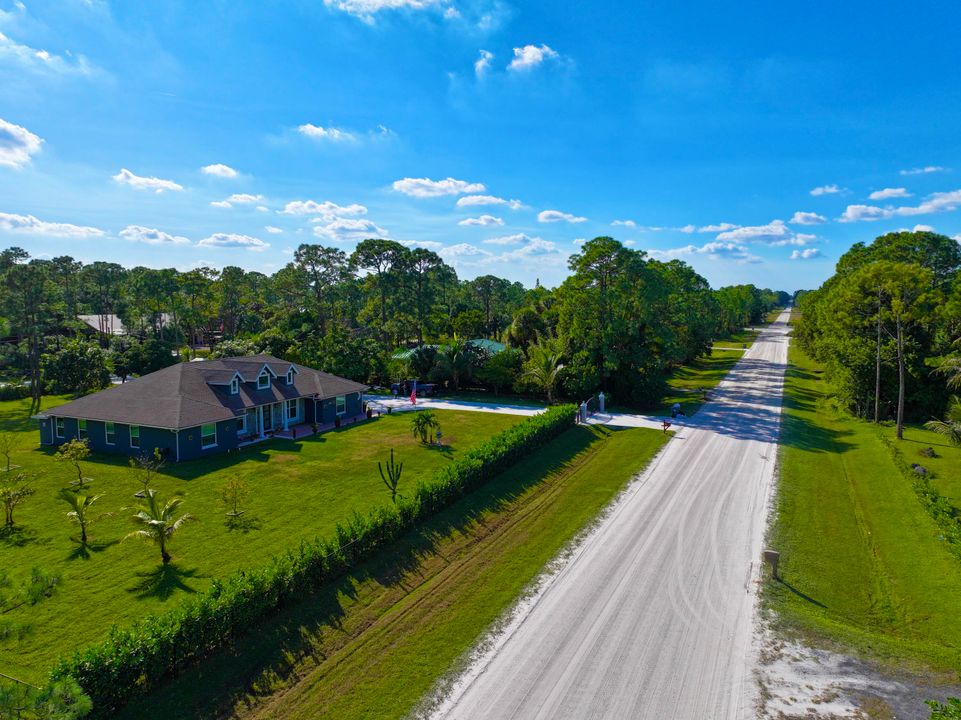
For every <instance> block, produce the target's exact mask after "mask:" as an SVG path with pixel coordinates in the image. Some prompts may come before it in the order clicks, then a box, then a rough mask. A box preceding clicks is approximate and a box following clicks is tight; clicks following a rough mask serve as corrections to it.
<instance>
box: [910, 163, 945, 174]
mask: <svg viewBox="0 0 961 720" xmlns="http://www.w3.org/2000/svg"><path fill="white" fill-rule="evenodd" d="M945 171H947V168H945V167H941V166H940V165H927V166H925V167H919V168H911V169H910V170H899V171H898V174H899V175H927V174H928V173H937V172H945Z"/></svg>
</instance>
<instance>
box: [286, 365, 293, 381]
mask: <svg viewBox="0 0 961 720" xmlns="http://www.w3.org/2000/svg"><path fill="white" fill-rule="evenodd" d="M287 384H288V385H293V384H294V370H293V368H291V369H290V370H288V371H287Z"/></svg>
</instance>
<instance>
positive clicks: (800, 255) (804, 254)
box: [791, 248, 821, 260]
mask: <svg viewBox="0 0 961 720" xmlns="http://www.w3.org/2000/svg"><path fill="white" fill-rule="evenodd" d="M817 257H821V251H820V250H818V249H817V248H804V250H795V251H794V252H792V253H791V259H792V260H813V259H814V258H817Z"/></svg>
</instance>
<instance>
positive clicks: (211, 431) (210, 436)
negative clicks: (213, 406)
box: [200, 423, 217, 448]
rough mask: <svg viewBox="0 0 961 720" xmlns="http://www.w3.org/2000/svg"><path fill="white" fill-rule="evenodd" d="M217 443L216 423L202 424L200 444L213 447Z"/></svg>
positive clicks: (203, 446) (204, 446)
mask: <svg viewBox="0 0 961 720" xmlns="http://www.w3.org/2000/svg"><path fill="white" fill-rule="evenodd" d="M216 445H217V426H216V425H215V424H214V423H209V424H207V425H201V426H200V446H201V447H202V448H212V447H214V446H216Z"/></svg>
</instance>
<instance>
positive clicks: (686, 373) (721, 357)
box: [654, 350, 744, 417]
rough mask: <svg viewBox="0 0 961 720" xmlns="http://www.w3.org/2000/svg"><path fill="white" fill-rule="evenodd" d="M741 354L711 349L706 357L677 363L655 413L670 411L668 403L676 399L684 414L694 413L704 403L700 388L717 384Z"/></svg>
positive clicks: (734, 351) (660, 413) (667, 412)
mask: <svg viewBox="0 0 961 720" xmlns="http://www.w3.org/2000/svg"><path fill="white" fill-rule="evenodd" d="M742 357H744V353H743V352H741V351H740V350H714V351H713V352H712V353H711V354H710V355H708V356H707V357H702V358H698V359H697V360H695V361H694V362H692V363H689V364H687V365H685V366H683V367H679V368H678V369H677V370H675V371H674V372H673V373H672V375H671V377H670V378H669V379H668V381H667V386H668V390H667V393H666V394H665V395H664V398H663V399H662V400H661V404H660V405H659V406H658V407H657V408H655V412H654V414H655V415H656V416H658V417H663V416H667V415H670V414H671V406H672V405H673V404H674V403H676V402H678V403H681V408H682V410H683V411H684V413H685V414H687V415H693V414H694V413H696V412H697V411H698V410H700V408H701V405H703V404H704V400H703V399H702V393H701V391H702V390H712V389H714V388H715V387H717V384H718V383H719V382H721V380H723V379H724V378H725V376H726V375H727V374H728V373H729V372H730V371H731V368H733V367H734V366H735V365H736V364H737V362H738V360H740V359H741V358H742Z"/></svg>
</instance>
